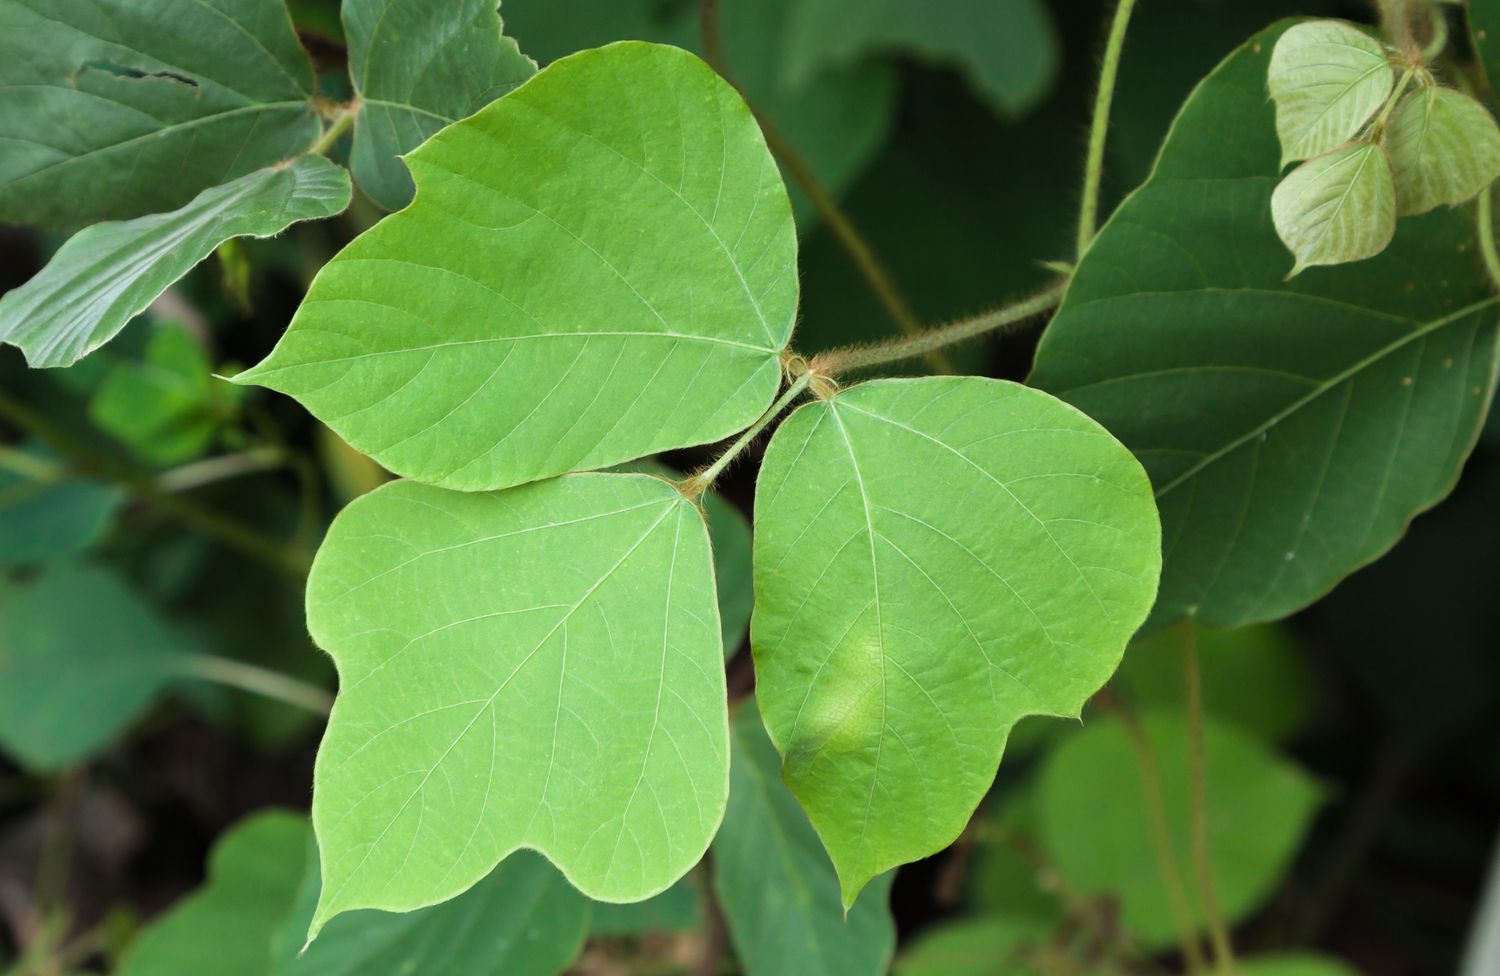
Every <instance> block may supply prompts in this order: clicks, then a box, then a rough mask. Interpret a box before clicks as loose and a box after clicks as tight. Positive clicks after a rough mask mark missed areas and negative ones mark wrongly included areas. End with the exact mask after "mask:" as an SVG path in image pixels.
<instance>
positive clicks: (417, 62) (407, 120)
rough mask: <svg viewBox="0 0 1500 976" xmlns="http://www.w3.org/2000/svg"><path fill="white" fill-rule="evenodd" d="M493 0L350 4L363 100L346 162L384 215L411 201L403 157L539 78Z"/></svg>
mask: <svg viewBox="0 0 1500 976" xmlns="http://www.w3.org/2000/svg"><path fill="white" fill-rule="evenodd" d="M495 7H496V5H495V0H459V2H458V3H440V4H437V3H432V2H430V0H345V3H344V4H343V6H342V8H341V13H342V17H343V21H344V34H345V37H346V38H347V40H348V46H349V75H350V77H351V78H352V79H353V81H354V89H355V92H356V93H357V94H358V95H359V116H358V118H357V119H356V121H355V128H354V147H353V149H352V150H351V152H350V156H349V165H350V167H351V168H352V169H353V170H354V178H355V179H356V180H358V181H359V185H360V188H361V189H362V190H364V191H365V192H366V193H368V194H369V195H370V198H371V199H373V200H374V201H375V202H376V203H378V204H380V205H381V206H382V207H384V208H386V209H387V210H399V209H400V208H402V207H404V206H406V205H407V204H408V203H410V202H411V196H412V181H411V175H410V174H409V173H408V172H407V171H406V167H405V166H403V165H402V163H401V160H400V157H401V156H403V155H405V154H406V153H408V152H410V151H411V150H413V149H415V148H417V147H418V146H419V145H421V144H422V143H424V142H426V141H427V139H428V137H430V136H431V135H432V134H433V133H434V132H437V131H438V130H439V129H441V128H442V127H443V126H445V125H447V124H449V123H450V122H454V121H457V120H458V119H461V118H463V117H464V116H466V115H471V114H473V113H474V112H476V111H478V110H479V109H481V108H483V107H484V106H486V105H488V104H489V103H490V102H492V101H494V100H495V99H497V98H499V97H500V96H501V95H504V94H506V93H507V92H510V91H512V90H514V89H515V88H516V86H518V85H520V84H521V83H522V82H523V81H525V80H526V79H528V78H530V77H531V76H532V75H533V74H535V73H536V63H535V62H533V61H532V60H531V59H530V58H528V57H526V56H525V55H524V54H522V53H521V51H520V48H518V47H516V42H515V41H513V40H511V39H510V38H508V37H506V36H504V34H503V33H502V29H501V24H500V15H499V13H497V12H496V9H495Z"/></svg>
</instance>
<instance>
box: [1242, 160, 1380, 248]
mask: <svg viewBox="0 0 1500 976" xmlns="http://www.w3.org/2000/svg"><path fill="white" fill-rule="evenodd" d="M1271 219H1272V220H1274V221H1275V222H1276V232H1277V233H1278V234H1279V235H1281V241H1282V243H1283V244H1285V245H1286V246H1287V248H1288V249H1289V250H1290V251H1291V252H1292V254H1293V255H1294V256H1295V257H1296V259H1297V262H1296V264H1295V265H1294V266H1293V267H1292V270H1291V274H1289V275H1288V276H1287V277H1292V276H1293V275H1296V274H1298V273H1299V272H1301V271H1302V270H1303V269H1305V268H1308V267H1311V266H1313V265H1319V264H1348V263H1349V262H1350V261H1360V260H1363V259H1364V258H1369V257H1374V256H1375V255H1377V254H1379V253H1380V252H1381V251H1384V250H1385V249H1386V246H1387V245H1389V244H1390V243H1391V238H1392V237H1394V236H1395V235H1396V184H1395V181H1394V180H1393V179H1392V178H1391V161H1390V160H1389V159H1388V158H1387V157H1386V154H1385V150H1383V149H1381V148H1380V147H1379V146H1376V145H1370V144H1360V145H1354V146H1345V147H1344V148H1343V149H1335V150H1334V151H1333V152H1331V153H1328V154H1327V155H1324V156H1319V157H1317V158H1316V159H1310V160H1308V161H1307V162H1305V163H1303V164H1302V165H1301V166H1298V167H1297V168H1296V169H1294V170H1292V172H1291V174H1290V175H1288V176H1287V178H1286V179H1284V180H1282V181H1281V183H1280V184H1279V185H1278V186H1277V187H1276V192H1275V193H1273V194H1271Z"/></svg>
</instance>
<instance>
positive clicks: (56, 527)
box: [0, 447, 125, 568]
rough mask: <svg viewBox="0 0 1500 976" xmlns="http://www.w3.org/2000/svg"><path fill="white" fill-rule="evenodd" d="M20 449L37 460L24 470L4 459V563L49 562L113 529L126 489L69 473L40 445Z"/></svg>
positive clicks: (0, 469) (0, 543)
mask: <svg viewBox="0 0 1500 976" xmlns="http://www.w3.org/2000/svg"><path fill="white" fill-rule="evenodd" d="M15 450H19V451H21V452H22V453H23V454H25V455H28V456H30V457H33V458H35V460H36V462H37V464H36V470H35V471H28V472H27V473H24V474H23V473H20V472H15V471H10V470H7V469H6V468H5V466H4V465H3V464H0V567H5V568H15V567H20V566H30V565H36V564H40V563H47V562H52V561H55V560H62V559H66V558H68V557H69V556H73V555H77V554H78V553H80V552H85V551H87V550H88V549H89V548H90V547H91V546H92V545H93V544H94V543H95V542H97V541H98V540H99V539H100V537H102V536H103V535H104V533H105V532H107V531H108V530H109V527H110V525H111V523H112V522H113V521H114V515H115V512H116V511H118V510H119V507H120V504H121V503H122V502H123V501H124V500H125V493H124V492H123V491H121V490H120V489H119V488H118V487H116V486H114V485H111V484H107V483H105V482H102V481H95V480H93V479H92V478H82V477H75V476H73V475H70V474H68V473H67V470H66V469H65V468H63V467H60V466H59V465H58V462H56V461H55V460H53V459H52V457H51V455H50V454H48V453H47V452H46V451H44V450H42V449H40V448H36V447H30V448H17V449H15Z"/></svg>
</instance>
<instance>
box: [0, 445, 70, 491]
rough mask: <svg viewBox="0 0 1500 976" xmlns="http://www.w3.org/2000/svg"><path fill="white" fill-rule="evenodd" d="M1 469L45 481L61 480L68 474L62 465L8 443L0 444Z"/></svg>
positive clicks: (27, 478)
mask: <svg viewBox="0 0 1500 976" xmlns="http://www.w3.org/2000/svg"><path fill="white" fill-rule="evenodd" d="M0 471H9V472H10V473H11V474H14V475H19V476H20V477H22V478H25V479H26V480H27V481H38V482H43V483H46V482H52V481H60V480H61V479H63V478H65V477H66V476H67V471H66V470H65V469H64V468H63V467H62V465H60V464H55V463H53V462H51V461H48V460H45V459H44V458H39V457H36V456H34V455H31V454H27V453H26V452H25V451H22V450H19V449H17V448H14V447H11V446H9V445H7V444H0Z"/></svg>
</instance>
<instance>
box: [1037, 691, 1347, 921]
mask: <svg viewBox="0 0 1500 976" xmlns="http://www.w3.org/2000/svg"><path fill="white" fill-rule="evenodd" d="M1140 722H1141V726H1142V729H1143V735H1144V736H1145V739H1146V741H1147V742H1148V743H1149V747H1150V748H1151V750H1152V754H1153V755H1154V757H1155V763H1156V766H1157V767H1158V769H1159V770H1160V775H1161V789H1162V801H1163V802H1162V806H1163V807H1164V809H1165V815H1166V818H1167V824H1168V835H1169V839H1170V841H1171V846H1172V851H1173V856H1174V857H1175V858H1176V861H1177V864H1178V865H1179V866H1181V871H1182V872H1183V873H1182V874H1181V875H1180V877H1179V880H1180V881H1182V882H1183V887H1184V889H1185V890H1186V894H1185V897H1186V899H1187V901H1188V905H1187V908H1188V911H1189V912H1190V914H1191V917H1192V919H1193V921H1194V924H1195V925H1197V926H1198V927H1199V928H1200V929H1201V928H1202V925H1203V913H1202V910H1201V909H1200V907H1199V903H1198V899H1197V897H1196V891H1197V889H1196V888H1195V887H1194V886H1193V885H1192V883H1191V881H1190V880H1188V879H1190V878H1191V873H1190V868H1188V867H1187V866H1188V865H1191V864H1192V863H1193V861H1192V858H1191V843H1190V837H1191V833H1190V830H1189V826H1188V811H1189V809H1190V804H1189V789H1190V782H1191V777H1190V775H1189V763H1188V756H1189V751H1188V745H1189V740H1188V729H1187V723H1186V721H1185V719H1184V718H1183V717H1182V712H1181V711H1180V710H1177V709H1171V710H1166V711H1160V710H1159V711H1143V712H1141V713H1140ZM1204 755H1205V766H1206V770H1207V777H1208V782H1209V784H1210V789H1209V791H1208V847H1209V862H1210V864H1211V865H1212V867H1213V874H1214V881H1215V890H1216V892H1217V894H1218V901H1219V907H1220V909H1221V910H1222V912H1223V914H1224V918H1225V921H1226V922H1228V923H1230V924H1233V923H1234V922H1236V921H1238V920H1239V919H1242V918H1244V917H1245V916H1247V915H1248V914H1249V913H1251V912H1253V911H1254V910H1255V909H1256V908H1258V907H1259V906H1260V905H1262V904H1263V903H1264V902H1265V900H1266V899H1267V898H1269V897H1270V896H1271V894H1272V893H1273V892H1275V891H1276V889H1277V887H1278V885H1279V884H1280V882H1281V880H1282V878H1283V877H1284V875H1285V874H1286V871H1287V869H1288V868H1289V867H1290V866H1291V862H1292V858H1293V856H1295V855H1296V853H1297V851H1298V849H1299V848H1300V847H1301V844H1302V841H1303V838H1304V837H1305V836H1306V833H1307V828H1308V827H1309V825H1310V824H1311V821H1312V816H1313V814H1314V812H1316V810H1317V808H1318V806H1319V805H1320V804H1321V803H1322V799H1323V796H1322V790H1321V789H1320V788H1319V787H1318V785H1317V784H1316V783H1315V782H1314V781H1313V779H1312V778H1311V777H1310V776H1308V775H1307V773H1305V772H1303V771H1302V770H1301V769H1300V768H1299V767H1297V766H1295V765H1293V764H1292V763H1291V762H1289V761H1288V760H1286V759H1283V758H1281V757H1280V756H1278V755H1276V754H1275V753H1273V752H1271V751H1270V750H1268V749H1267V748H1266V747H1265V746H1264V745H1262V744H1261V743H1259V742H1257V741H1256V740H1255V739H1253V738H1251V737H1250V736H1249V735H1247V734H1246V733H1244V732H1241V731H1239V730H1238V729H1235V728H1233V727H1231V726H1226V725H1222V724H1220V723H1219V722H1217V721H1216V720H1213V719H1209V720H1208V722H1207V725H1206V727H1205V729H1204ZM1142 776H1143V774H1142V771H1141V761H1140V757H1139V755H1138V753H1137V750H1136V747H1135V746H1134V744H1133V743H1132V738H1131V733H1130V732H1129V731H1127V730H1126V727H1125V726H1124V725H1123V724H1122V723H1121V722H1119V721H1118V720H1115V719H1102V720H1097V721H1094V722H1091V723H1090V724H1089V725H1088V727H1086V728H1084V729H1083V730H1081V731H1080V732H1078V733H1077V734H1075V735H1074V736H1073V737H1072V738H1070V739H1069V740H1068V741H1067V742H1065V743H1063V744H1062V745H1061V746H1059V747H1058V748H1057V749H1056V750H1054V751H1053V752H1052V753H1051V754H1049V756H1048V757H1047V760H1046V762H1045V764H1044V765H1043V767H1042V771H1041V778H1040V781H1039V783H1038V786H1037V789H1038V791H1039V792H1038V794H1037V803H1038V818H1037V819H1038V823H1039V824H1040V827H1041V841H1042V845H1043V847H1044V848H1045V849H1046V852H1047V855H1048V857H1049V859H1050V862H1051V863H1052V864H1053V865H1054V866H1055V867H1056V869H1057V870H1058V871H1059V872H1060V873H1061V874H1062V876H1063V878H1064V880H1065V881H1066V882H1067V883H1068V885H1069V886H1070V887H1071V888H1072V889H1073V890H1074V891H1076V892H1078V894H1079V895H1081V896H1083V897H1093V896H1096V895H1109V896H1111V897H1112V898H1113V899H1114V903H1115V904H1117V905H1119V906H1120V924H1121V925H1122V926H1124V927H1125V928H1126V929H1127V930H1128V931H1130V932H1131V933H1133V934H1134V935H1135V936H1136V937H1137V938H1138V939H1140V940H1141V941H1142V942H1143V943H1144V944H1145V945H1146V946H1147V947H1149V948H1160V947H1165V946H1168V945H1171V944H1172V942H1173V940H1174V939H1175V938H1176V937H1177V929H1176V924H1175V921H1174V916H1173V914H1172V907H1171V901H1170V900H1169V894H1168V892H1169V888H1168V886H1167V882H1166V881H1165V880H1164V879H1163V878H1162V875H1161V869H1160V867H1159V866H1158V864H1157V860H1156V855H1155V849H1154V848H1153V846H1152V845H1151V844H1150V843H1145V842H1143V840H1142V839H1143V838H1147V837H1150V836H1152V833H1151V832H1152V825H1151V823H1152V822H1151V819H1150V818H1149V816H1148V813H1147V810H1148V808H1147V805H1146V804H1147V800H1146V793H1145V787H1144V786H1143V782H1144V780H1143V778H1142Z"/></svg>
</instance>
